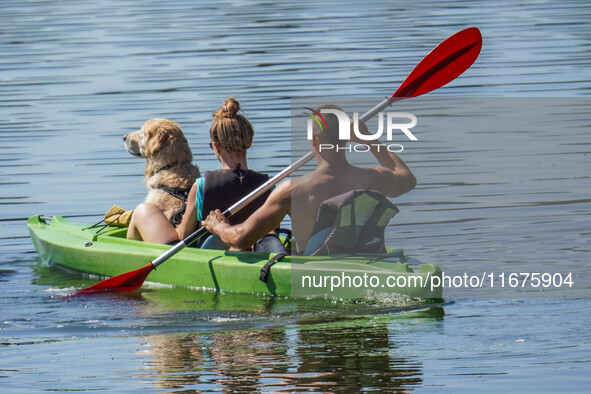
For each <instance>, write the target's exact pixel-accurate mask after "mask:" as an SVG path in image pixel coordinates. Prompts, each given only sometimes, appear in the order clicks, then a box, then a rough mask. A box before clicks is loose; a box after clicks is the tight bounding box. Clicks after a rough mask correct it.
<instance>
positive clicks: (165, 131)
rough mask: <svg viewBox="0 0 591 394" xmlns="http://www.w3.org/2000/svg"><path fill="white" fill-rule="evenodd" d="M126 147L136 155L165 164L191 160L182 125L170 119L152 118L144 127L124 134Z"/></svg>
mask: <svg viewBox="0 0 591 394" xmlns="http://www.w3.org/2000/svg"><path fill="white" fill-rule="evenodd" d="M123 143H124V145H125V149H127V151H128V152H129V153H131V154H132V155H134V156H138V157H144V158H146V159H148V160H150V159H153V160H155V161H158V162H161V163H163V164H165V165H166V164H173V163H183V162H187V161H189V162H190V161H191V159H192V154H191V150H190V148H189V144H188V142H187V139H186V138H185V136H184V135H183V131H182V130H181V127H180V126H179V125H178V124H177V123H175V122H173V121H171V120H168V119H150V120H148V121H147V122H146V123H144V124H143V126H142V128H141V129H139V130H137V131H132V132H131V133H127V134H125V135H124V136H123Z"/></svg>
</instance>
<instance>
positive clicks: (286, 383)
mask: <svg viewBox="0 0 591 394" xmlns="http://www.w3.org/2000/svg"><path fill="white" fill-rule="evenodd" d="M415 313H416V312H415ZM420 314H421V315H422V317H423V318H425V317H427V318H439V317H440V316H441V314H442V309H441V308H437V307H435V308H430V309H428V310H425V311H421V312H420ZM411 316H412V315H411ZM404 317H406V318H408V317H409V316H404ZM392 318H393V319H396V318H401V316H397V317H392ZM144 345H147V346H149V348H150V350H149V351H147V352H149V353H150V354H151V356H152V360H151V362H150V363H149V367H150V368H151V369H153V370H155V371H156V372H157V374H158V383H157V387H158V388H160V389H178V388H185V389H189V388H196V389H197V390H204V391H207V390H213V389H215V390H223V391H228V392H236V391H240V392H244V391H275V390H285V391H290V390H294V389H296V388H299V389H306V390H309V391H316V392H328V391H330V392H338V391H351V390H382V391H390V390H392V389H404V388H411V387H413V386H416V385H419V384H421V383H422V381H423V379H422V374H423V371H422V369H423V368H422V362H421V361H420V360H417V359H414V358H412V357H409V356H408V355H406V354H404V352H399V351H398V345H397V343H396V340H395V338H394V335H393V333H392V332H391V328H390V327H389V325H388V323H386V322H375V321H373V322H372V320H371V319H369V320H363V321H361V322H359V321H357V322H349V323H348V324H346V325H344V326H343V325H340V324H335V325H332V326H327V325H325V324H322V325H321V326H320V327H316V326H314V325H301V324H298V325H293V326H291V327H280V328H275V329H269V328H262V329H260V330H254V331H253V330H247V331H232V332H216V333H207V334H202V333H199V334H180V335H178V334H173V335H169V334H166V335H155V336H151V337H148V338H147V339H146V343H144Z"/></svg>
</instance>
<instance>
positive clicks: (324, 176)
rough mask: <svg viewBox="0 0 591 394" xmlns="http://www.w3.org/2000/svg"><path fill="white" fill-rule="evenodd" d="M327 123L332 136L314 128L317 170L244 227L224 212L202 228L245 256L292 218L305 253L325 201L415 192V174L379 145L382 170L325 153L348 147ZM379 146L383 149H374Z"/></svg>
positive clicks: (274, 197) (331, 119) (292, 183)
mask: <svg viewBox="0 0 591 394" xmlns="http://www.w3.org/2000/svg"><path fill="white" fill-rule="evenodd" d="M322 108H330V109H340V108H339V107H337V106H334V105H325V106H322V107H320V108H319V109H322ZM324 117H325V119H326V122H327V124H328V130H326V131H322V130H320V129H319V128H316V127H315V128H314V129H313V138H312V141H311V145H312V150H313V152H314V156H315V157H316V161H317V168H316V170H314V171H312V172H310V173H308V174H306V175H303V176H301V177H298V178H294V179H288V180H286V181H284V182H282V183H281V184H279V185H278V186H277V187H276V188H275V190H273V192H272V193H271V194H270V195H269V197H268V198H267V201H266V202H265V204H263V206H261V207H260V208H259V209H258V210H257V211H256V212H254V213H253V214H252V215H251V216H250V217H249V218H248V219H247V220H246V221H245V222H243V223H241V224H239V225H236V226H231V225H230V224H229V223H228V220H227V219H226V218H224V216H223V215H222V213H221V212H220V211H219V210H216V211H212V212H211V213H210V214H209V216H208V217H207V218H206V219H205V220H204V221H203V222H202V225H203V226H204V227H205V228H207V230H208V231H210V232H212V233H214V234H217V235H219V236H220V238H221V239H222V240H223V241H224V242H225V243H226V244H229V245H231V246H232V247H235V248H239V249H241V250H244V249H246V248H249V247H250V246H251V245H253V244H254V243H255V242H256V241H257V240H258V239H259V238H261V237H262V236H264V235H265V234H267V233H269V232H270V231H272V230H273V229H275V228H278V227H279V224H280V223H281V221H282V220H283V218H284V217H285V215H290V216H291V223H292V227H293V228H292V230H293V235H294V238H295V240H296V247H297V252H298V253H302V252H303V251H304V250H305V248H306V245H307V244H308V240H309V239H310V237H311V236H312V231H313V228H314V224H315V222H316V215H317V212H318V208H319V206H320V204H321V203H322V202H323V201H325V200H327V199H329V198H331V197H334V196H337V195H339V194H342V193H346V192H348V191H351V190H355V189H367V188H369V189H371V190H376V191H378V192H380V193H382V194H384V195H386V196H388V197H397V196H399V195H401V194H404V193H407V192H409V191H410V190H412V189H413V188H414V187H415V185H416V178H415V177H414V175H413V174H412V172H411V171H410V169H409V168H408V167H407V166H406V164H405V163H404V162H403V161H402V159H400V157H398V156H397V155H396V154H394V153H392V152H389V151H388V150H387V149H386V147H385V146H384V145H383V144H382V143H381V142H379V141H372V147H371V152H372V153H373V155H374V156H375V158H376V159H377V160H378V162H379V163H380V166H379V167H371V168H360V167H356V166H353V165H351V164H350V163H349V162H348V161H347V158H346V156H345V150H344V149H341V150H326V149H324V150H322V151H320V144H332V145H333V146H337V145H338V146H340V147H345V145H346V144H347V141H339V139H338V120H337V118H336V116H335V115H332V114H328V115H324ZM359 123H360V124H359V127H360V130H361V132H362V133H366V134H369V133H368V132H367V126H366V125H365V124H362V122H361V121H360V122H359ZM315 126H316V125H315ZM351 136H352V137H351V142H355V143H365V142H364V141H362V140H360V139H359V138H358V137H357V136H356V135H355V133H353V132H352V133H351ZM378 144H379V145H381V146H379V147H378V146H375V145H378ZM293 214H295V216H293Z"/></svg>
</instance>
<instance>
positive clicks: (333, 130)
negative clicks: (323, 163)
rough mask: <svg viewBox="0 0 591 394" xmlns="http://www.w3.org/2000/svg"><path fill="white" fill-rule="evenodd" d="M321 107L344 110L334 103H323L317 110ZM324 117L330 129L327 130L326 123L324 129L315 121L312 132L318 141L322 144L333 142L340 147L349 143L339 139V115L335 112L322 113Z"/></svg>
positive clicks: (332, 143)
mask: <svg viewBox="0 0 591 394" xmlns="http://www.w3.org/2000/svg"><path fill="white" fill-rule="evenodd" d="M321 109H337V110H339V111H343V109H342V108H341V107H339V106H338V105H334V104H324V105H321V106H320V107H318V108H316V111H318V112H320V110H321ZM322 117H323V118H324V120H326V125H327V126H328V130H326V127H325V126H324V125H323V127H322V129H321V128H320V126H319V125H318V124H317V123H314V122H313V125H312V134H313V135H314V137H316V138H317V139H318V142H319V143H321V144H331V145H334V146H339V147H343V146H345V145H347V142H348V141H341V140H339V119H338V118H337V116H336V115H334V114H322Z"/></svg>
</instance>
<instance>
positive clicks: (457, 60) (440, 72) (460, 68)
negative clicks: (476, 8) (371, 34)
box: [390, 27, 482, 100]
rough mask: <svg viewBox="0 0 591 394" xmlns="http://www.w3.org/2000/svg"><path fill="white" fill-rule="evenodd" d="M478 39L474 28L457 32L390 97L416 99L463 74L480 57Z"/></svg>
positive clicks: (480, 45) (426, 58)
mask: <svg viewBox="0 0 591 394" xmlns="http://www.w3.org/2000/svg"><path fill="white" fill-rule="evenodd" d="M480 48H482V35H481V34H480V30H478V28H476V27H470V28H468V29H464V30H462V31H459V32H457V33H456V34H454V35H453V36H451V37H449V38H448V39H447V40H445V41H443V42H442V43H441V44H439V45H437V46H436V47H435V48H434V49H433V50H432V51H431V52H429V54H428V55H427V56H425V58H424V59H423V60H422V61H421V62H420V63H419V64H417V66H416V67H415V68H414V70H412V72H411V73H410V74H409V75H408V77H407V78H406V80H405V81H404V82H403V83H402V85H400V87H399V88H398V90H396V92H394V94H393V95H392V96H390V100H392V99H393V98H394V97H417V96H420V95H422V94H425V93H428V92H430V91H432V90H435V89H437V88H440V87H442V86H443V85H445V84H447V83H448V82H451V81H453V80H454V79H456V78H457V77H459V76H460V75H461V74H462V73H463V72H464V71H466V70H467V69H468V68H469V67H470V66H471V65H472V63H474V61H476V58H478V54H479V53H480Z"/></svg>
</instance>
